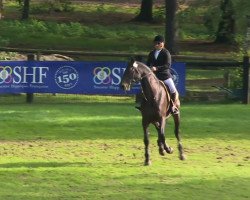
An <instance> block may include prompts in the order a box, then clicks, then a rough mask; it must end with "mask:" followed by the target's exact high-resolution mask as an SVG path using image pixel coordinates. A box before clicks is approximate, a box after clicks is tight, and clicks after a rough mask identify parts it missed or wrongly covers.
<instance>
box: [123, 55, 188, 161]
mask: <svg viewBox="0 0 250 200" xmlns="http://www.w3.org/2000/svg"><path fill="white" fill-rule="evenodd" d="M139 82H140V83H141V90H142V93H143V96H144V98H143V100H142V102H141V109H140V111H141V115H142V127H143V132H144V145H145V162H144V165H150V164H151V160H150V154H149V131H148V127H149V125H150V124H153V125H154V126H155V128H156V130H157V132H158V140H157V143H158V146H159V154H160V155H161V156H164V155H165V152H166V153H168V154H172V153H173V149H172V148H171V147H170V146H169V145H168V144H167V143H166V139H165V125H166V119H167V118H169V117H170V116H171V115H172V116H173V119H174V124H175V129H174V132H175V137H176V138H177V142H178V150H179V159H180V160H185V155H184V150H183V146H182V143H181V137H180V131H179V126H180V111H179V112H178V113H173V112H171V98H170V93H169V91H168V90H167V88H166V86H165V84H164V83H163V82H162V81H160V80H159V79H158V78H157V77H156V76H155V74H154V73H153V72H152V71H151V69H150V68H149V67H148V66H146V65H145V64H143V63H142V62H138V61H135V60H133V59H132V60H131V61H130V62H129V63H128V66H127V68H126V69H125V72H124V74H123V76H122V79H121V84H120V87H121V89H123V90H124V91H129V90H130V89H131V87H132V86H133V85H134V84H135V83H139ZM178 101H179V98H178ZM179 105H180V104H179Z"/></svg>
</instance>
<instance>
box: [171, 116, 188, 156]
mask: <svg viewBox="0 0 250 200" xmlns="http://www.w3.org/2000/svg"><path fill="white" fill-rule="evenodd" d="M173 118H174V123H175V130H174V133H175V137H176V139H177V142H178V150H179V158H180V160H185V159H186V157H185V155H184V151H183V146H182V144H181V137H180V113H178V114H175V115H173Z"/></svg>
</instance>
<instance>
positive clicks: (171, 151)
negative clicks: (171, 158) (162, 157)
mask: <svg viewBox="0 0 250 200" xmlns="http://www.w3.org/2000/svg"><path fill="white" fill-rule="evenodd" d="M166 152H167V153H168V154H172V153H173V152H174V149H173V148H171V147H169V148H168V150H166Z"/></svg>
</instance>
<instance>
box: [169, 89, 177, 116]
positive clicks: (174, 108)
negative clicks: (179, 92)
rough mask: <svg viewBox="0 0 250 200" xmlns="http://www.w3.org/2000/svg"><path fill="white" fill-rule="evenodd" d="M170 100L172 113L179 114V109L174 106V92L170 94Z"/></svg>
mask: <svg viewBox="0 0 250 200" xmlns="http://www.w3.org/2000/svg"><path fill="white" fill-rule="evenodd" d="M170 97H171V101H172V113H173V114H179V109H178V108H177V106H176V92H175V93H172V94H171V95H170Z"/></svg>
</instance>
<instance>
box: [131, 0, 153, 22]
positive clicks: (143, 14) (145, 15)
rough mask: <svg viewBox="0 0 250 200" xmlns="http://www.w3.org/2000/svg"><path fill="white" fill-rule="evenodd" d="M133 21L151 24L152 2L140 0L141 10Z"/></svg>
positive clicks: (150, 0) (151, 0)
mask: <svg viewBox="0 0 250 200" xmlns="http://www.w3.org/2000/svg"><path fill="white" fill-rule="evenodd" d="M134 20H135V21H141V22H151V21H152V20H153V0H142V2H141V10H140V13H139V15H137V16H136V17H135V19H134Z"/></svg>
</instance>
